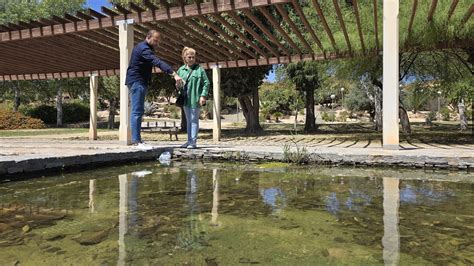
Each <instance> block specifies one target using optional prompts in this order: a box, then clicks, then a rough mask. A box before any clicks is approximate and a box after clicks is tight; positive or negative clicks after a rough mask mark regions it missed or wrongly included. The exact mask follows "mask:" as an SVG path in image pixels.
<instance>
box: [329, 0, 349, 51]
mask: <svg viewBox="0 0 474 266" xmlns="http://www.w3.org/2000/svg"><path fill="white" fill-rule="evenodd" d="M332 3H333V5H334V9H336V14H337V18H338V21H339V25H340V26H341V29H342V32H343V33H344V39H346V44H347V48H348V50H349V53H352V46H351V41H350V40H349V35H348V34H347V29H346V24H345V23H344V18H343V17H342V14H341V8H340V7H339V4H338V0H332Z"/></svg>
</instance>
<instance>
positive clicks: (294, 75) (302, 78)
mask: <svg viewBox="0 0 474 266" xmlns="http://www.w3.org/2000/svg"><path fill="white" fill-rule="evenodd" d="M286 73H287V75H288V77H289V78H290V80H291V81H292V82H293V83H294V84H295V86H296V89H297V90H300V91H308V90H315V89H317V88H318V86H319V76H318V62H315V61H300V62H298V63H292V64H289V65H288V66H287V67H286Z"/></svg>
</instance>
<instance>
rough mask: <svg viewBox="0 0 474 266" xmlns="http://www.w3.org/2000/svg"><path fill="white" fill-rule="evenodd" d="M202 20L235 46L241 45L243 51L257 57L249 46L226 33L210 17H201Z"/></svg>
mask: <svg viewBox="0 0 474 266" xmlns="http://www.w3.org/2000/svg"><path fill="white" fill-rule="evenodd" d="M200 21H202V22H203V23H204V24H206V25H207V26H208V27H210V28H211V29H213V30H214V31H215V32H217V33H219V34H220V35H221V36H223V37H225V39H227V40H229V41H230V42H231V43H233V44H234V45H235V46H237V47H239V48H240V49H241V50H242V51H244V52H245V53H247V54H248V55H249V56H251V57H254V58H255V57H257V55H256V54H255V53H254V52H252V51H250V50H249V49H248V48H247V47H245V46H244V45H243V44H241V43H240V42H238V41H237V40H235V39H234V38H233V37H232V36H231V35H230V34H229V33H226V32H225V31H223V30H222V29H221V28H220V27H219V26H217V25H215V24H214V23H212V22H211V21H210V20H209V19H208V18H206V17H204V16H203V17H200Z"/></svg>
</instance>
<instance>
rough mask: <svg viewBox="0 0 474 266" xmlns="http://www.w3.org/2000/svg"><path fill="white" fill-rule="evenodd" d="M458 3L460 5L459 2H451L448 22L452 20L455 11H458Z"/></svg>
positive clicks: (456, 0) (454, 0) (457, 0)
mask: <svg viewBox="0 0 474 266" xmlns="http://www.w3.org/2000/svg"><path fill="white" fill-rule="evenodd" d="M458 3H459V0H453V2H451V6H450V7H449V11H448V20H450V19H451V16H452V15H453V13H454V10H455V9H456V6H457V5H458Z"/></svg>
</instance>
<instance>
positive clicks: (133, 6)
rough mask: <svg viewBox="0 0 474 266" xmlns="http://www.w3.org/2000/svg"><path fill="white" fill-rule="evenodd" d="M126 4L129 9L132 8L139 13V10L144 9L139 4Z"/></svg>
mask: <svg viewBox="0 0 474 266" xmlns="http://www.w3.org/2000/svg"><path fill="white" fill-rule="evenodd" d="M128 6H129V7H130V9H131V10H133V11H135V12H139V13H141V12H143V11H145V9H143V8H142V7H141V6H139V5H137V4H135V3H133V2H130V3H128Z"/></svg>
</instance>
